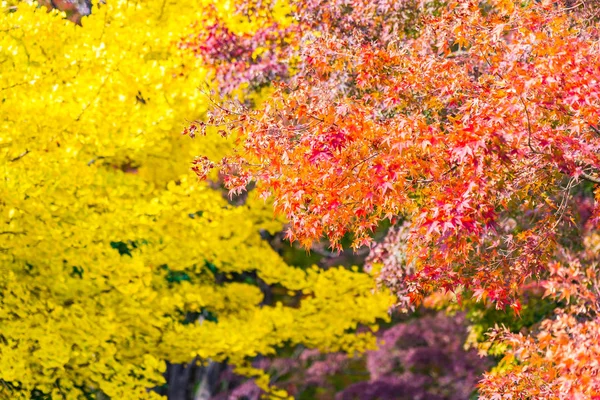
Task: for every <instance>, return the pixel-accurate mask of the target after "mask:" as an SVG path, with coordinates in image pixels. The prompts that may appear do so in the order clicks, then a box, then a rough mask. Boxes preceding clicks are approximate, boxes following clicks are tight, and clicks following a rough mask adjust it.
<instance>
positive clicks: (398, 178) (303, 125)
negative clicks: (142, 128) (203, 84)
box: [189, 0, 600, 399]
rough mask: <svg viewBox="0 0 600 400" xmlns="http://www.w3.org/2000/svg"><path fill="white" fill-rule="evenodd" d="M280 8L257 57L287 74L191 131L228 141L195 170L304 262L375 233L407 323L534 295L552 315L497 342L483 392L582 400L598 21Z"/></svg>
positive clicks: (588, 14) (591, 388)
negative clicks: (302, 249)
mask: <svg viewBox="0 0 600 400" xmlns="http://www.w3.org/2000/svg"><path fill="white" fill-rule="evenodd" d="M294 6H295V8H294V16H295V21H294V24H295V26H294V27H293V29H292V28H289V27H288V28H286V29H287V30H286V31H281V32H282V33H281V34H282V35H285V36H286V38H287V43H289V44H288V45H287V46H286V48H285V49H284V50H285V51H282V50H280V51H279V52H278V53H277V54H275V53H273V52H271V53H269V54H270V55H271V57H273V59H277V58H278V57H284V58H285V60H287V64H286V65H288V66H289V68H290V69H289V70H288V71H287V73H291V76H290V77H289V78H287V75H286V74H280V75H276V74H275V75H271V77H274V78H278V80H277V81H276V82H274V84H273V87H274V89H273V91H272V93H269V95H268V96H267V97H266V98H265V100H264V101H263V102H261V103H260V104H258V105H256V104H248V103H244V102H239V101H236V100H235V98H234V97H235V96H230V97H229V99H225V100H223V101H220V102H219V103H218V104H217V105H216V107H214V109H213V111H212V112H211V113H209V115H208V117H207V118H206V119H204V120H202V121H198V122H194V123H193V124H192V125H191V127H190V128H189V129H192V130H195V129H198V127H199V126H203V127H205V126H216V127H219V129H221V135H223V136H229V137H232V138H233V140H234V141H235V143H236V146H235V148H234V150H233V151H232V152H231V153H230V154H228V155H227V156H226V157H225V158H223V159H222V160H221V161H217V160H214V159H209V158H198V159H197V160H196V165H195V168H196V170H197V171H198V173H199V175H200V176H204V175H206V174H209V173H210V171H211V170H212V168H214V167H218V169H219V170H220V173H221V174H222V176H223V179H224V182H225V185H226V186H227V187H228V188H229V189H230V193H231V194H239V193H241V192H243V191H244V190H246V188H247V187H248V185H250V184H251V183H256V185H257V189H256V190H257V191H259V192H260V193H261V196H262V197H263V198H265V199H267V198H268V199H273V204H274V208H275V211H276V212H277V213H279V214H282V215H285V216H286V218H287V219H288V221H289V229H288V238H289V239H290V240H292V241H299V242H300V243H301V244H302V245H304V246H306V247H310V246H311V245H313V244H314V243H316V242H319V241H322V240H324V239H326V240H328V243H330V245H331V247H332V248H333V249H334V250H335V249H341V248H342V243H343V242H344V240H346V239H347V238H348V236H350V237H351V240H352V243H353V247H354V248H355V249H358V248H360V247H361V246H372V245H373V244H374V243H373V232H374V231H375V230H376V229H377V228H378V227H380V226H381V225H382V224H391V225H392V228H391V229H390V233H389V236H388V238H387V239H386V240H385V241H384V242H383V243H380V244H377V245H376V246H375V248H374V251H373V252H372V255H371V262H370V265H371V268H372V269H373V270H378V271H381V274H380V280H381V282H382V284H384V285H387V286H388V287H390V288H392V289H393V290H394V291H395V292H396V294H397V296H398V301H399V305H401V306H402V308H405V309H408V308H410V307H412V306H413V305H414V304H418V303H419V302H420V301H421V300H422V299H423V298H424V297H425V296H427V295H429V294H432V293H438V292H439V291H442V292H447V293H453V294H454V295H455V297H458V298H459V299H460V298H464V297H467V298H469V297H472V298H473V299H475V300H480V301H485V302H491V303H492V304H493V305H495V306H496V307H497V308H499V309H505V308H512V310H513V311H514V312H515V313H516V314H517V315H518V314H519V313H520V312H521V307H522V304H521V299H520V297H521V294H522V288H523V287H524V285H526V284H529V283H530V282H532V281H540V280H541V282H542V285H543V286H544V287H546V288H548V290H547V292H546V294H545V296H546V297H549V298H554V299H556V300H557V301H559V302H560V303H561V304H562V305H563V307H561V308H559V309H557V310H556V315H554V316H549V319H547V320H546V321H544V322H543V323H541V324H540V325H536V326H533V327H531V334H530V335H528V332H527V331H525V332H523V333H521V334H517V335H515V334H512V333H509V332H507V331H506V330H503V329H502V328H500V327H499V328H498V329H497V330H496V331H495V333H493V335H492V336H491V339H493V340H496V341H500V342H502V343H503V345H504V346H506V347H505V348H506V349H507V353H506V354H507V356H506V357H507V358H506V359H504V361H503V363H502V364H501V367H499V368H498V369H497V370H496V371H495V372H494V373H491V374H489V375H486V377H485V379H484V380H483V381H482V384H481V393H482V395H483V396H484V397H485V398H494V399H499V398H515V397H514V396H521V397H519V398H540V399H548V398H591V397H590V396H592V397H593V396H597V395H598V389H597V385H598V380H597V367H596V366H595V365H596V361H594V360H595V358H597V357H596V356H595V353H594V351H595V350H592V351H590V350H585V349H590V347H591V346H594V345H593V344H594V343H595V342H596V341H597V332H596V331H597V326H596V325H597V322H596V318H597V317H596V314H597V309H596V307H597V306H596V304H597V301H598V292H597V290H596V289H597V283H596V279H597V278H596V272H595V269H596V267H597V261H596V259H595V256H592V254H593V251H591V250H590V246H592V247H593V246H594V245H591V244H590V243H595V242H597V234H596V233H595V232H597V229H598V218H599V217H600V214H599V208H598V206H597V204H598V200H600V192H599V191H598V189H597V185H598V184H599V183H600V125H599V123H600V82H599V81H598V77H599V76H600V52H599V43H600V42H599V41H600V34H599V33H600V31H599V26H598V18H597V12H596V8H595V7H596V5H595V4H594V3H589V4H588V3H587V2H581V3H575V2H556V1H548V0H542V1H525V2H517V1H512V0H494V1H485V2H479V1H469V0H454V1H449V2H447V3H441V2H435V1H415V2H395V1H386V0H379V1H374V2H370V1H369V2H367V1H354V2H345V1H334V2H319V1H298V2H295V3H294ZM289 32H294V34H291V33H289ZM256 39H257V40H262V39H261V38H260V37H257V38H256ZM211 51H212V50H211ZM197 54H198V55H199V56H200V57H204V58H205V59H210V52H209V51H208V50H204V51H200V52H198V53H197ZM247 60H248V61H247V63H248V64H250V63H252V62H255V61H257V60H259V62H260V58H256V57H249V58H248V59H247ZM277 62H279V61H277ZM214 65H215V67H216V68H219V66H218V63H217V64H214ZM277 65H279V64H277ZM221 94H227V91H225V92H224V93H221ZM232 97H233V98H232ZM593 248H597V247H593ZM573 304H576V305H578V306H577V307H576V306H574V305H573ZM591 348H592V349H594V348H595V347H591ZM510 396H513V397H510Z"/></svg>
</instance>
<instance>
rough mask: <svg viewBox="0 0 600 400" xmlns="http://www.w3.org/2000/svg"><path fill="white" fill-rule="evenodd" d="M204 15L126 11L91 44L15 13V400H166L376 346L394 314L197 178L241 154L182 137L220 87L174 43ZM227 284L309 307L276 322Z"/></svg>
mask: <svg viewBox="0 0 600 400" xmlns="http://www.w3.org/2000/svg"><path fill="white" fill-rule="evenodd" d="M207 4H208V1H204V3H203V2H198V1H192V0H156V1H147V2H136V1H125V0H111V1H108V2H107V4H102V5H100V6H98V5H97V4H96V5H94V10H93V14H92V16H90V17H87V18H84V19H83V21H82V24H83V27H78V26H75V25H74V24H72V23H70V22H67V21H65V20H63V19H62V18H61V16H60V15H59V14H58V13H56V12H52V13H47V12H46V11H45V9H41V8H36V6H35V5H29V4H26V3H16V6H15V3H11V4H10V7H9V3H7V2H3V3H2V10H1V13H0V68H1V73H0V132H2V133H1V134H0V216H1V217H0V221H1V224H2V225H1V227H0V267H1V274H0V397H1V398H9V399H19V398H24V399H25V398H30V396H31V394H32V393H33V392H34V391H35V393H37V394H40V395H41V394H49V395H51V396H52V398H54V399H58V398H66V399H80V398H84V396H85V395H88V396H91V397H92V398H94V397H95V396H96V395H98V394H100V393H102V394H104V395H106V396H108V397H110V398H115V399H116V398H120V399H142V398H153V396H156V395H155V394H153V393H152V392H148V391H147V389H148V388H151V387H154V386H156V385H160V384H162V383H163V377H162V373H163V371H164V370H165V362H166V361H169V362H189V361H190V360H192V359H194V357H199V359H201V360H202V359H212V360H217V361H218V360H225V359H228V360H229V361H230V362H231V363H234V364H239V365H247V360H248V358H249V357H253V356H255V355H257V354H272V353H274V352H275V350H276V349H277V347H278V346H281V345H283V344H284V343H292V344H294V343H303V344H305V345H306V346H309V347H314V348H319V349H322V350H324V351H330V350H346V351H349V352H353V351H363V350H365V349H366V348H368V347H372V346H374V339H373V337H372V336H370V335H367V334H363V335H355V334H353V333H352V330H353V329H354V328H355V327H356V326H357V325H358V324H367V325H368V324H372V323H374V321H375V320H376V319H377V318H385V317H386V313H387V309H388V307H389V305H390V304H391V299H390V297H389V296H388V295H386V294H382V293H374V294H371V291H372V287H373V282H372V279H371V278H370V277H369V276H367V275H365V274H361V273H358V272H352V271H347V270H345V269H335V268H334V269H330V270H328V271H325V272H323V271H317V270H316V269H311V270H308V271H304V270H301V269H299V268H294V267H291V266H288V265H286V264H285V263H284V262H283V261H282V260H281V258H280V257H279V256H278V255H277V253H275V252H274V251H273V250H272V249H271V248H270V247H269V245H268V244H267V243H266V242H265V241H263V240H262V239H261V238H260V236H259V234H258V231H259V230H260V229H269V230H271V231H273V230H278V229H281V222H280V221H276V220H274V219H273V217H272V211H271V210H270V209H269V207H268V206H265V205H264V204H262V203H260V202H258V201H257V200H256V199H250V200H249V201H248V202H247V203H246V205H244V206H239V207H234V206H231V205H229V204H228V203H227V201H225V200H224V199H223V198H222V196H221V193H220V192H218V191H215V190H212V189H210V188H209V187H208V186H206V185H205V184H204V183H197V182H196V181H195V178H193V177H192V176H191V175H190V173H188V169H189V165H190V161H191V160H192V159H193V155H195V154H200V153H202V154H211V155H213V156H214V157H218V156H219V155H220V154H221V153H223V152H224V150H225V149H226V148H227V146H228V144H227V142H226V141H225V140H224V139H219V138H217V135H212V136H211V139H207V140H203V141H201V142H200V141H197V142H196V141H191V140H190V139H189V138H187V137H182V136H181V135H180V132H181V128H182V127H183V126H184V125H185V124H186V121H187V120H188V119H191V118H195V117H198V116H200V115H201V114H202V113H203V112H205V111H206V108H207V101H206V99H205V98H204V97H203V95H202V94H201V93H200V92H199V91H198V90H197V87H198V86H200V85H201V84H203V83H204V81H205V79H206V77H207V76H208V75H207V71H205V70H204V69H203V68H202V65H200V64H199V63H200V61H199V60H198V59H196V58H193V57H192V56H190V55H186V54H185V53H181V52H179V51H178V50H177V46H176V41H177V40H178V39H179V38H181V37H183V36H185V35H188V34H189V33H190V32H191V24H192V23H193V21H195V20H198V19H199V18H200V17H201V15H202V13H203V9H205V7H206V6H207ZM227 4H229V3H227V2H226V3H219V7H225V6H226V5H227ZM223 9H224V10H225V8H223ZM282 13H283V11H282ZM238 22H239V21H238ZM230 23H232V24H235V23H236V21H234V20H232V21H230ZM239 29H242V30H244V29H251V27H248V26H247V22H244V24H243V25H240V27H239ZM200 146H202V148H200ZM217 270H218V271H219V273H221V274H225V275H226V274H236V273H241V272H244V271H255V272H256V274H257V275H258V276H259V277H260V278H261V279H262V280H264V281H265V282H267V283H269V284H279V285H282V286H284V287H285V288H287V289H289V290H293V291H302V293H303V301H302V304H301V306H300V307H298V308H291V307H286V306H284V305H281V304H277V305H276V306H273V307H267V306H261V305H260V303H261V301H262V297H263V296H262V294H261V292H260V290H259V289H258V288H257V287H256V286H255V285H253V284H252V282H249V283H244V282H230V283H223V282H221V283H219V284H218V283H217V282H216V280H215V276H214V274H213V273H214V272H215V271H217ZM190 315H193V316H194V319H193V320H190V319H189V316H190ZM186 316H188V319H187V320H186ZM210 316H216V321H215V320H213V318H210Z"/></svg>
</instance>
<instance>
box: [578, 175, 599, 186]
mask: <svg viewBox="0 0 600 400" xmlns="http://www.w3.org/2000/svg"><path fill="white" fill-rule="evenodd" d="M579 176H580V177H582V178H583V179H585V180H586V181H589V182H593V183H597V184H600V178H597V177H595V176H591V175H588V174H586V173H585V172H582V173H581V175H579Z"/></svg>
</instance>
